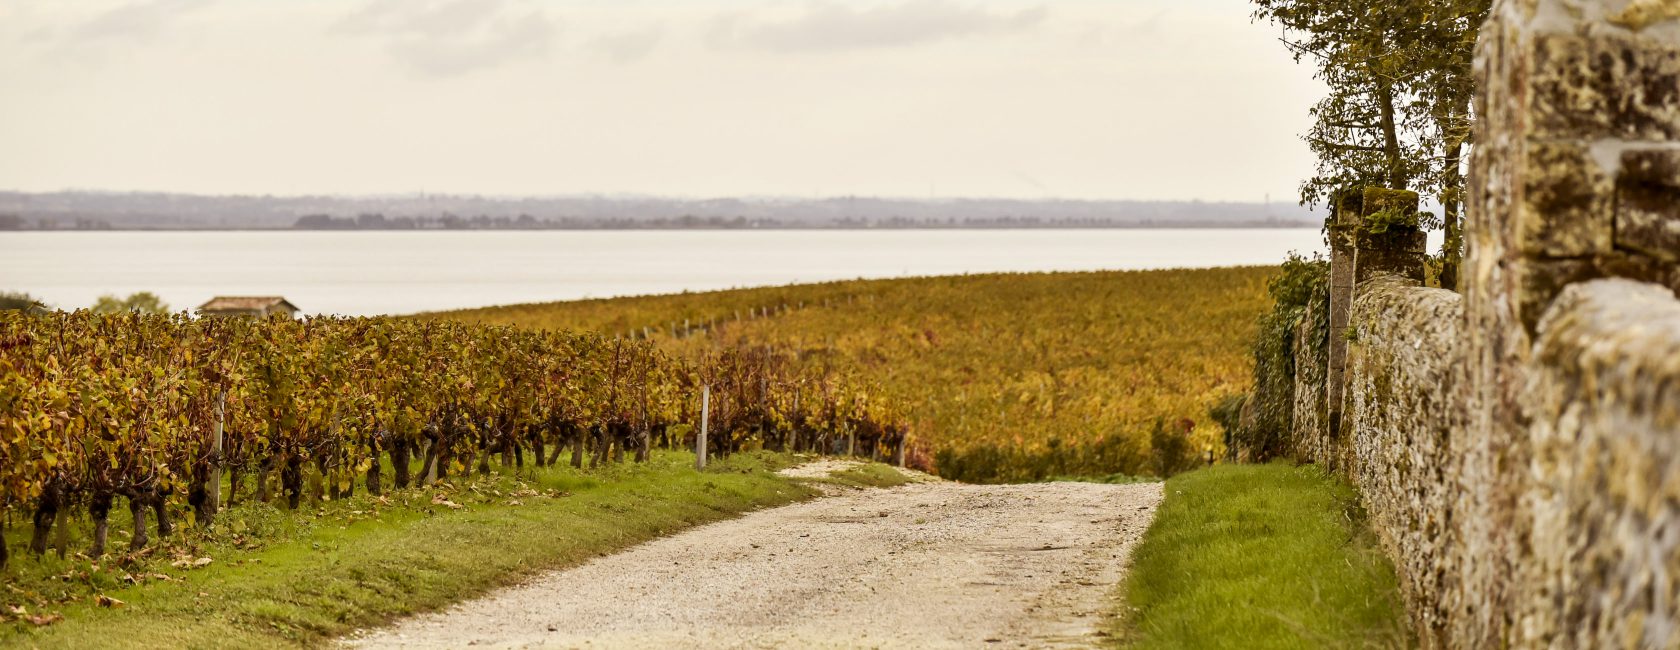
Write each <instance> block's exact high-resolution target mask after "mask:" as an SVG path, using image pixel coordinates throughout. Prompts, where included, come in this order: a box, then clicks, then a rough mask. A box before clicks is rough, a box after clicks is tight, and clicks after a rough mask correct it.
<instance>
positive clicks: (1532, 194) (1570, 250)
mask: <svg viewBox="0 0 1680 650" xmlns="http://www.w3.org/2000/svg"><path fill="white" fill-rule="evenodd" d="M1522 183H1523V200H1522V201H1521V202H1520V203H1519V204H1518V205H1517V206H1515V209H1514V210H1513V214H1512V215H1511V217H1510V218H1511V219H1513V220H1515V225H1516V233H1517V237H1518V248H1519V250H1521V251H1522V252H1523V253H1525V254H1528V255H1544V256H1547V257H1580V256H1584V255H1593V254H1598V253H1608V252H1610V248H1611V240H1612V236H1613V228H1612V223H1613V222H1614V215H1615V184H1614V183H1613V182H1612V181H1611V179H1610V177H1609V175H1607V174H1605V173H1604V170H1603V169H1602V168H1600V167H1599V165H1598V162H1597V161H1596V160H1594V159H1593V157H1592V155H1591V154H1590V153H1589V151H1588V149H1587V147H1586V145H1584V144H1580V143H1558V142H1535V143H1530V144H1529V146H1528V154H1527V156H1526V157H1525V159H1524V161H1523V167H1522Z"/></svg>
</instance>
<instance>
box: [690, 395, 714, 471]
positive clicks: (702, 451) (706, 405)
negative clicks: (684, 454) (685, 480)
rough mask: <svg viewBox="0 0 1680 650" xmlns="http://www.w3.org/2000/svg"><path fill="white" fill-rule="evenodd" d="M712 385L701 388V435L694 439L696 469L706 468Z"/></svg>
mask: <svg viewBox="0 0 1680 650" xmlns="http://www.w3.org/2000/svg"><path fill="white" fill-rule="evenodd" d="M711 410H712V387H711V386H702V387H701V388H700V435H699V436H698V437H696V438H695V439H694V469H706V433H707V425H708V423H709V421H710V420H711V417H710V414H711Z"/></svg>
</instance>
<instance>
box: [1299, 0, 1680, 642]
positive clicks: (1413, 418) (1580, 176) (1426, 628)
mask: <svg viewBox="0 0 1680 650" xmlns="http://www.w3.org/2000/svg"><path fill="white" fill-rule="evenodd" d="M1477 75H1478V79H1479V81H1480V94H1479V96H1478V98H1477V114H1478V116H1479V121H1478V122H1477V125H1476V142H1477V144H1476V148H1475V153H1474V155H1473V156H1472V160H1471V174H1470V179H1469V189H1470V194H1471V196H1470V198H1469V201H1468V202H1467V205H1466V207H1467V212H1466V227H1465V234H1466V238H1467V239H1466V242H1467V248H1468V250H1467V256H1466V266H1465V272H1466V276H1465V278H1464V282H1463V285H1464V294H1463V297H1462V298H1460V297H1458V296H1456V295H1454V294H1452V293H1449V292H1445V291H1439V290H1430V289H1422V288H1419V287H1417V286H1415V285H1416V284H1417V279H1419V278H1421V265H1417V266H1414V264H1415V260H1417V259H1418V254H1417V251H1415V250H1413V249H1414V248H1415V247H1416V244H1414V243H1413V240H1412V239H1411V237H1412V236H1411V235H1409V234H1408V235H1406V236H1404V237H1395V236H1389V237H1373V236H1368V233H1369V229H1368V228H1366V229H1364V230H1361V229H1360V228H1359V227H1356V226H1350V225H1346V224H1341V223H1338V224H1334V225H1333V228H1332V229H1333V231H1334V230H1336V229H1337V228H1338V227H1340V228H1342V229H1343V232H1344V233H1346V234H1348V235H1350V236H1348V237H1346V238H1345V239H1343V240H1340V241H1339V242H1338V241H1337V240H1335V239H1334V237H1333V243H1341V244H1342V246H1341V247H1340V248H1336V247H1334V246H1333V253H1332V255H1333V256H1334V255H1336V254H1337V253H1344V255H1342V258H1343V260H1344V266H1343V267H1342V272H1343V273H1345V275H1346V278H1345V279H1344V280H1343V281H1341V282H1338V281H1336V280H1334V279H1333V280H1332V282H1331V285H1332V288H1331V291H1332V295H1331V301H1330V305H1331V314H1330V315H1329V317H1328V318H1327V320H1328V323H1329V325H1328V326H1329V328H1330V331H1329V332H1327V333H1326V334H1327V335H1328V336H1329V337H1330V338H1329V340H1330V341H1331V342H1332V345H1331V346H1330V350H1331V353H1330V354H1329V355H1327V356H1328V358H1319V357H1318V356H1315V355H1313V354H1302V355H1300V356H1299V357H1298V358H1297V359H1296V366H1297V368H1296V372H1297V375H1296V382H1297V384H1296V401H1295V411H1296V412H1295V414H1294V415H1295V425H1296V431H1295V432H1294V434H1293V435H1295V436H1296V439H1295V440H1293V441H1292V443H1293V445H1294V448H1295V450H1296V452H1297V453H1298V454H1299V455H1300V456H1302V457H1303V458H1307V459H1313V460H1318V461H1319V462H1324V463H1327V464H1330V465H1332V466H1334V467H1336V468H1338V469H1339V470H1341V471H1343V472H1344V473H1346V474H1347V475H1348V476H1349V477H1350V478H1351V479H1352V481H1353V482H1354V483H1355V484H1356V485H1357V486H1358V487H1359V489H1360V491H1361V494H1362V495H1363V497H1364V499H1365V501H1366V503H1367V509H1368V511H1369V512H1370V515H1371V521H1372V524H1373V526H1374V528H1375V529H1376V530H1377V532H1378V535H1379V537H1381V539H1382V541H1383V544H1384V546H1385V547H1386V548H1387V549H1388V551H1389V552H1390V553H1391V554H1392V555H1393V558H1394V560H1395V563H1396V566H1397V568H1398V570H1399V572H1400V576H1401V582H1402V585H1403V588H1404V592H1405V596H1406V599H1407V602H1408V605H1409V607H1410V610H1411V615H1412V617H1413V620H1414V623H1415V627H1416V629H1417V631H1418V638H1419V640H1420V641H1421V642H1423V643H1424V645H1426V646H1430V647H1450V648H1498V647H1513V648H1594V647H1636V648H1680V299H1676V292H1677V291H1680V0H1496V2H1495V6H1494V9H1493V12H1492V18H1491V20H1490V22H1489V23H1488V24H1487V25H1486V26H1485V27H1484V28H1483V30H1482V36H1481V41H1480V43H1479V44H1478V55H1477ZM1373 196H1378V197H1382V196H1394V195H1392V194H1371V193H1369V192H1367V193H1365V194H1363V195H1361V200H1362V202H1363V203H1372V201H1371V197H1373ZM1360 210H1361V213H1365V212H1373V210H1369V209H1366V206H1361V208H1360ZM1385 214H1386V215H1387V216H1389V217H1392V216H1393V214H1392V213H1385ZM1333 234H1334V233H1333ZM1346 253H1351V255H1348V254H1346ZM1332 267H1333V268H1335V261H1334V259H1333V260H1332ZM1332 275H1333V277H1334V276H1335V273H1334V271H1333V273H1332ZM1338 306H1345V307H1346V309H1347V313H1346V322H1347V323H1348V324H1349V325H1351V327H1352V336H1351V337H1347V336H1345V335H1344V334H1343V331H1344V330H1343V329H1342V328H1341V327H1339V326H1338V325H1339V323H1338V321H1339V316H1338V315H1337V313H1336V309H1337V307H1338ZM1308 329H1309V327H1308V326H1307V325H1303V326H1302V328H1301V329H1300V330H1299V331H1297V332H1296V333H1295V335H1296V341H1297V349H1299V350H1310V347H1304V346H1301V345H1299V343H1300V342H1301V341H1307V340H1315V339H1314V337H1315V336H1318V333H1315V332H1311V331H1308ZM1348 338H1351V341H1345V342H1346V348H1345V358H1344V355H1340V354H1338V353H1337V352H1336V349H1337V347H1338V346H1337V345H1335V344H1334V342H1335V341H1339V340H1344V339H1348ZM1344 365H1345V367H1343V366H1344ZM1309 366H1310V367H1312V368H1316V367H1323V368H1324V369H1325V372H1324V373H1322V374H1315V373H1316V370H1313V369H1311V368H1309ZM1318 386H1323V387H1324V390H1322V391H1320V394H1323V395H1326V396H1327V399H1326V400H1325V403H1319V402H1315V401H1314V400H1313V399H1312V398H1311V397H1310V394H1311V393H1312V392H1313V390H1314V389H1315V388H1317V387H1318ZM1338 393H1340V394H1341V395H1342V398H1341V399H1340V400H1339V401H1338V400H1336V399H1335V398H1336V396H1337V395H1338ZM1321 412H1322V413H1326V414H1327V415H1326V416H1323V417H1321V416H1319V415H1317V414H1318V413H1321ZM1338 412H1339V413H1340V418H1339V419H1338V417H1337V413H1338ZM1338 423H1339V424H1338ZM1338 428H1339V433H1338Z"/></svg>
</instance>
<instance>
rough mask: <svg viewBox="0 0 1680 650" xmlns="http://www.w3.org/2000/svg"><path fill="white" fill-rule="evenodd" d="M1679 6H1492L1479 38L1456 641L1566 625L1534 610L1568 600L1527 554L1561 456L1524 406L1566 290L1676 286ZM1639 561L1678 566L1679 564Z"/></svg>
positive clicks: (1539, 1) (1504, 641)
mask: <svg viewBox="0 0 1680 650" xmlns="http://www.w3.org/2000/svg"><path fill="white" fill-rule="evenodd" d="M1677 5H1680V2H1677V1H1676V0H1498V1H1497V2H1496V3H1495V5H1494V9H1493V12H1492V14H1491V18H1490V20H1489V22H1488V23H1487V25H1485V26H1484V27H1483V29H1482V32H1481V39H1480V42H1479V44H1478V53H1477V76H1478V81H1479V84H1480V89H1479V94H1478V97H1477V114H1478V116H1479V119H1478V122H1477V124H1476V133H1475V137H1476V147H1475V152H1474V155H1473V156H1472V160H1471V173H1470V181H1469V190H1470V194H1471V196H1470V200H1469V201H1468V202H1467V205H1466V208H1467V210H1466V224H1465V232H1466V234H1467V235H1468V239H1467V247H1468V251H1467V256H1466V266H1465V271H1466V276H1465V278H1464V288H1465V322H1466V328H1465V329H1466V332H1467V334H1469V336H1467V338H1466V343H1467V345H1468V348H1467V355H1466V358H1467V366H1468V369H1469V373H1470V374H1469V380H1468V382H1467V388H1468V390H1467V397H1468V414H1469V415H1468V421H1467V426H1466V427H1465V429H1464V431H1463V433H1462V435H1463V437H1464V438H1465V443H1464V449H1465V452H1464V456H1463V458H1462V462H1463V464H1464V467H1463V471H1462V474H1461V476H1460V477H1459V481H1458V483H1459V486H1460V489H1461V490H1462V496H1461V499H1460V502H1459V504H1458V508H1457V510H1456V511H1455V512H1454V513H1453V514H1454V519H1455V521H1458V522H1461V525H1462V527H1463V528H1462V530H1461V535H1462V537H1461V539H1462V541H1461V544H1462V546H1463V550H1464V552H1465V554H1466V557H1470V558H1474V561H1472V562H1468V563H1466V564H1465V565H1464V566H1463V567H1461V570H1460V576H1461V578H1462V580H1463V581H1464V584H1463V587H1462V588H1461V589H1460V590H1459V591H1460V594H1461V596H1462V600H1461V601H1460V602H1458V603H1456V604H1455V607H1457V608H1459V612H1458V613H1456V614H1455V617H1454V619H1453V621H1452V622H1451V627H1450V630H1449V638H1450V639H1452V640H1453V641H1454V645H1458V646H1461V647H1497V646H1500V645H1511V646H1518V647H1543V646H1548V645H1554V643H1553V642H1551V641H1548V640H1547V639H1550V638H1552V637H1551V636H1550V635H1554V634H1557V633H1559V631H1558V630H1556V629H1554V628H1550V627H1546V626H1544V625H1542V624H1541V622H1540V621H1538V620H1536V619H1533V618H1530V617H1528V616H1527V615H1525V614H1524V612H1527V611H1530V610H1531V609H1532V608H1533V607H1534V606H1535V603H1537V602H1539V601H1542V600H1552V599H1567V598H1569V597H1571V596H1568V595H1565V594H1560V593H1556V592H1549V591H1546V590H1544V589H1542V588H1540V587H1539V586H1537V585H1536V584H1535V583H1534V582H1533V581H1532V579H1531V578H1532V576H1533V573H1532V571H1534V570H1535V568H1534V567H1535V564H1536V563H1537V562H1538V563H1545V562H1554V561H1555V562H1562V561H1567V560H1565V559H1562V558H1549V559H1548V558H1540V557H1539V556H1538V555H1537V554H1538V553H1540V552H1543V551H1547V550H1549V549H1548V548H1545V547H1542V548H1537V547H1535V546H1534V543H1535V541H1536V534H1537V533H1536V531H1535V530H1534V526H1535V525H1536V522H1540V521H1543V520H1546V519H1547V518H1549V517H1553V516H1554V513H1551V512H1548V511H1544V510H1535V509H1534V508H1535V507H1537V504H1538V503H1539V502H1538V501H1536V497H1537V494H1538V493H1537V492H1535V490H1537V489H1538V488H1537V487H1536V486H1535V485H1534V482H1533V479H1532V476H1533V475H1535V474H1536V472H1537V470H1536V468H1537V467H1539V466H1540V465H1543V464H1545V463H1548V462H1551V461H1550V459H1546V458H1539V457H1536V456H1535V455H1534V448H1533V446H1532V445H1531V441H1530V436H1531V431H1533V430H1536V429H1537V428H1539V427H1543V426H1546V424H1545V423H1543V422H1541V420H1543V419H1545V418H1544V417H1542V416H1541V414H1540V413H1537V412H1535V411H1533V410H1532V409H1531V406H1532V405H1531V404H1529V403H1528V402H1527V401H1526V398H1527V397H1528V393H1529V391H1531V390H1533V385H1534V382H1535V381H1536V380H1537V378H1536V376H1535V375H1536V373H1537V372H1546V371H1549V370H1550V369H1551V366H1550V365H1549V364H1550V363H1555V362H1558V361H1561V360H1559V359H1536V350H1537V349H1538V348H1537V347H1536V345H1535V338H1534V337H1535V335H1536V332H1537V328H1538V326H1539V324H1540V321H1541V315H1542V314H1544V313H1546V311H1547V309H1548V308H1549V307H1550V306H1551V305H1552V303H1553V301H1554V299H1556V297H1557V296H1558V295H1559V294H1560V293H1561V292H1563V291H1564V289H1565V288H1566V287H1567V286H1568V285H1570V284H1573V283H1576V282H1581V281H1585V280H1590V279H1593V278H1599V277H1626V278H1633V279H1637V280H1643V281H1647V282H1652V283H1655V284H1657V285H1660V286H1664V287H1668V288H1669V289H1673V288H1675V287H1676V286H1680V273H1677V268H1676V265H1675V263H1674V253H1675V252H1676V251H1677V250H1680V249H1677V248H1676V246H1675V244H1676V242H1677V240H1676V239H1674V237H1673V234H1674V233H1676V232H1680V182H1677V181H1680V174H1675V173H1674V170H1675V169H1677V168H1680V6H1677ZM1579 379H1581V380H1583V381H1584V380H1586V379H1587V378H1585V377H1581V378H1579ZM1677 435H1680V433H1677ZM1589 469H1590V468H1585V467H1576V466H1570V467H1565V468H1563V469H1562V470H1561V471H1568V472H1577V471H1588V470H1589ZM1629 523H1630V524H1631V522H1629ZM1646 562H1647V563H1648V564H1662V563H1665V562H1666V563H1668V565H1669V568H1670V569H1672V570H1680V565H1676V564H1674V563H1673V557H1672V556H1670V557H1669V558H1659V557H1650V558H1647V559H1646ZM1596 568H1597V569H1607V567H1596ZM1576 586H1579V587H1582V588H1585V586H1584V585H1576ZM1579 596H1580V597H1590V598H1610V599H1612V600H1615V599H1616V598H1614V597H1612V596H1611V595H1610V594H1604V593H1586V592H1583V593H1581V594H1579ZM1677 596H1680V593H1675V592H1672V591H1670V592H1669V593H1667V594H1652V595H1651V597H1653V598H1659V599H1660V598H1670V599H1673V598H1675V597H1677ZM1672 613H1673V612H1672V610H1670V611H1669V615H1670V616H1672ZM1631 623H1633V621H1631V620H1622V621H1617V622H1616V623H1615V625H1618V626H1621V625H1627V624H1631ZM1634 638H1637V637H1625V638H1624V639H1623V642H1625V641H1627V640H1629V639H1634ZM1622 644H1623V643H1620V642H1619V643H1614V644H1612V645H1622ZM1557 645H1561V646H1562V647H1568V646H1569V645H1570V644H1557Z"/></svg>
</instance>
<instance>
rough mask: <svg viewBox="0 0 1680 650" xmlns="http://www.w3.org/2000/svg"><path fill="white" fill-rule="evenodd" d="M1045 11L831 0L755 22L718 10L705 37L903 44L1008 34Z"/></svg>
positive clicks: (822, 44)
mask: <svg viewBox="0 0 1680 650" xmlns="http://www.w3.org/2000/svg"><path fill="white" fill-rule="evenodd" d="M1047 16H1049V9H1048V8H1047V7H1045V6H1043V5H1040V6H1037V7H1032V8H1029V9H1023V10H1020V11H1015V12H993V11H990V10H988V9H983V8H981V7H980V6H978V5H973V6H970V5H961V4H957V3H954V2H948V1H946V0H907V1H906V2H903V3H900V4H897V5H888V6H878V7H871V8H866V9H858V8H855V7H852V6H847V5H844V4H839V3H836V2H827V1H818V2H812V3H810V4H809V5H808V6H807V8H806V10H805V12H804V15H802V16H799V17H797V18H794V19H792V20H787V21H780V22H755V21H753V20H751V19H750V18H748V17H746V16H744V15H742V14H738V13H735V14H726V15H723V16H720V17H719V18H718V19H717V20H715V21H714V22H713V24H712V28H711V31H710V32H709V34H708V37H707V40H708V42H711V43H712V44H713V45H714V46H747V47H752V48H757V49H765V50H770V51H775V52H823V51H841V50H858V49H869V48H887V47H905V46H912V45H920V44H924V43H932V42H938V41H943V40H948V39H954V38H963V37H970V36H979V35H987V34H1010V33H1017V32H1022V31H1026V30H1029V29H1032V28H1034V27H1037V26H1038V25H1039V24H1040V23H1042V22H1044V19H1045V18H1046V17H1047Z"/></svg>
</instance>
